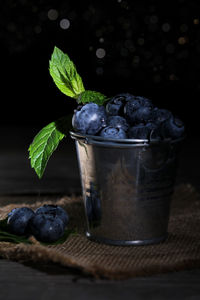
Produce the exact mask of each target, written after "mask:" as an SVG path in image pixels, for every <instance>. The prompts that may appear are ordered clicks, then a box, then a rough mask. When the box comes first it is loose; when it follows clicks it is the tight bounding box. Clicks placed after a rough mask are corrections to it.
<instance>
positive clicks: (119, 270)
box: [0, 184, 200, 279]
mask: <svg viewBox="0 0 200 300" xmlns="http://www.w3.org/2000/svg"><path fill="white" fill-rule="evenodd" d="M45 203H46V204H47V203H49V204H50V203H52V202H51V201H48V200H47V201H45ZM53 203H54V204H58V205H61V206H62V207H64V208H65V209H66V210H67V211H68V213H69V215H70V227H71V228H72V229H74V228H76V229H77V231H78V234H75V235H73V234H72V235H70V236H69V237H68V239H67V240H66V241H65V242H64V243H63V244H59V245H48V246H43V245H41V244H40V243H39V242H38V241H36V240H34V239H32V240H33V242H34V244H22V243H21V244H13V243H8V242H1V243H0V257H3V258H7V259H10V260H14V261H19V262H28V261H29V262H30V261H32V262H36V263H37V262H45V263H46V262H49V263H51V262H54V263H58V264H61V265H62V266H66V267H73V268H78V269H80V270H81V271H83V272H85V273H88V274H92V275H94V276H96V277H104V278H110V279H125V278H129V277H136V276H149V275H153V274H160V273H165V272H172V271H178V270H186V269H192V268H196V267H200V197H199V194H198V193H197V192H196V191H195V189H194V188H193V187H192V186H191V185H189V184H184V185H183V184H182V185H180V186H178V187H176V189H175V192H174V195H173V200H172V207H171V216H170V223H169V230H168V231H169V236H168V238H167V240H166V241H165V242H164V243H161V244H157V245H149V246H125V247H123V246H109V245H103V244H98V243H95V242H92V241H89V240H88V239H87V238H86V237H85V227H86V225H85V217H84V210H83V203H82V198H81V197H63V198H61V199H58V200H57V201H56V202H55V201H54V202H53ZM43 204H44V203H41V202H38V201H37V202H35V203H34V204H32V205H28V204H27V203H20V205H19V203H14V204H10V205H7V206H3V207H2V206H0V219H3V218H5V217H6V216H7V213H8V212H9V211H10V210H11V209H12V208H14V207H20V206H29V207H31V208H33V209H35V208H36V207H39V206H41V205H43Z"/></svg>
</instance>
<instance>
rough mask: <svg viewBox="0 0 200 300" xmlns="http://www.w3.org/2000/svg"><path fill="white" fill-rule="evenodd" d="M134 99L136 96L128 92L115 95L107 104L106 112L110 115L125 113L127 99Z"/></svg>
mask: <svg viewBox="0 0 200 300" xmlns="http://www.w3.org/2000/svg"><path fill="white" fill-rule="evenodd" d="M132 99H134V96H133V95H131V94H128V93H123V94H118V95H116V96H114V97H113V98H112V99H110V100H109V102H108V103H107V104H106V112H107V113H108V115H110V116H117V115H123V111H124V105H125V104H126V102H127V101H130V100H132Z"/></svg>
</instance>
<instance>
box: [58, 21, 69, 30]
mask: <svg viewBox="0 0 200 300" xmlns="http://www.w3.org/2000/svg"><path fill="white" fill-rule="evenodd" d="M69 26H70V21H69V20H68V19H62V20H61V21H60V27H61V28H62V29H68V28H69Z"/></svg>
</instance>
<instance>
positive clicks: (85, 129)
mask: <svg viewBox="0 0 200 300" xmlns="http://www.w3.org/2000/svg"><path fill="white" fill-rule="evenodd" d="M106 119H107V115H106V110H105V107H104V106H100V105H98V104H96V103H87V104H85V105H83V106H82V107H81V108H80V109H79V110H75V112H74V115H73V118H72V126H73V128H74V130H76V131H78V132H80V133H83V134H91V135H95V134H97V133H98V132H99V131H100V130H101V129H102V128H103V127H105V126H106Z"/></svg>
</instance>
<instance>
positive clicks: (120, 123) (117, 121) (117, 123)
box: [107, 116, 129, 131]
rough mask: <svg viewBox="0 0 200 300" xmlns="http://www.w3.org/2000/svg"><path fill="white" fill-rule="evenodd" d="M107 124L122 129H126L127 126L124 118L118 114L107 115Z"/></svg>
mask: <svg viewBox="0 0 200 300" xmlns="http://www.w3.org/2000/svg"><path fill="white" fill-rule="evenodd" d="M107 124H108V126H111V127H115V128H121V129H123V130H124V131H127V130H128V128H129V124H128V123H127V121H126V119H125V118H123V117H120V116H110V117H108V121H107Z"/></svg>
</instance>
